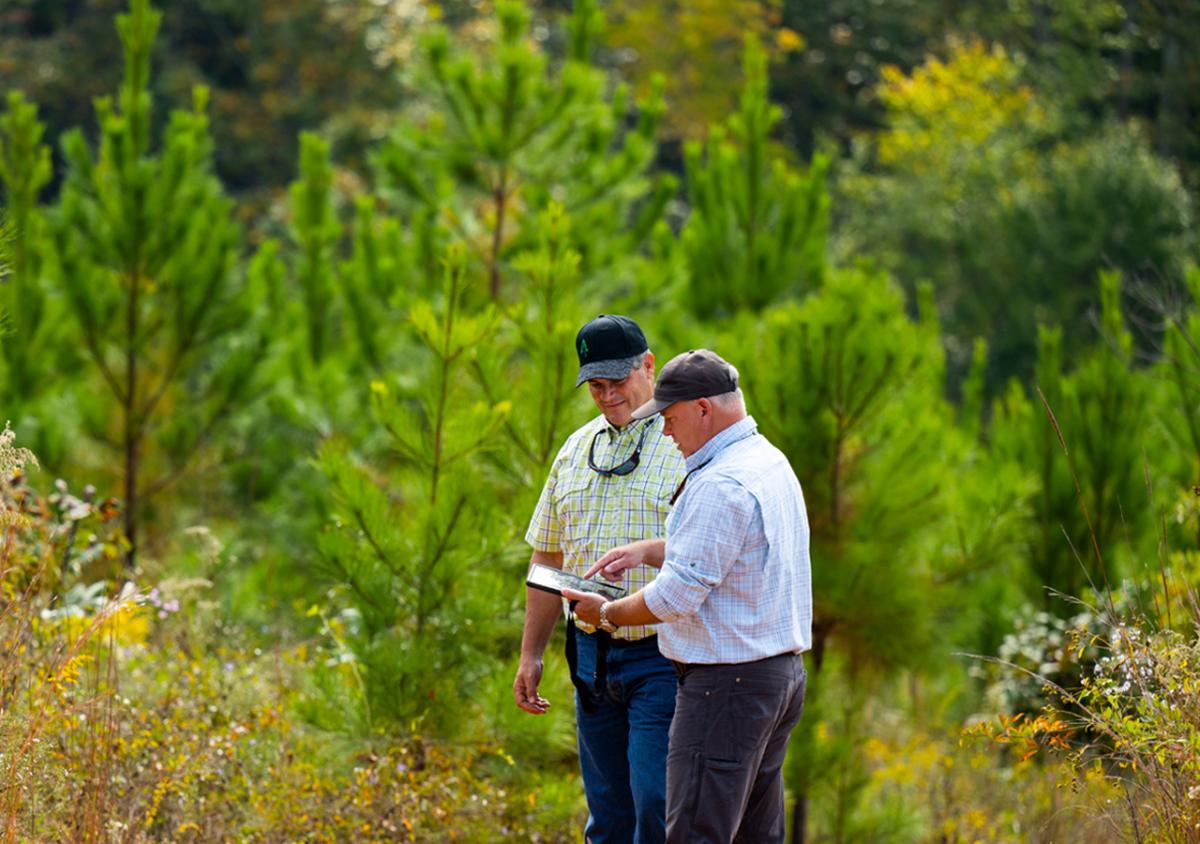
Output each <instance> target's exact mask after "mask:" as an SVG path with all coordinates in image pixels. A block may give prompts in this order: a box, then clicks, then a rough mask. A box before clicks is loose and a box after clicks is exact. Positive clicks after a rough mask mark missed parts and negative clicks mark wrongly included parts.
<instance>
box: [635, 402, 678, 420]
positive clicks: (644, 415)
mask: <svg viewBox="0 0 1200 844" xmlns="http://www.w3.org/2000/svg"><path fill="white" fill-rule="evenodd" d="M673 404H675V402H673V401H659V400H658V399H650V401H648V402H646V403H645V404H644V405H642V406H641V407H639V408H638V409H637V410H635V411H634V412H633V413H632V414H631V415H632V416H633V418H634V419H648V418H650V417H651V416H653V415H654V414H656V413H662V412H663V411H664V410H666V409H667V408H668V407H670V406H671V405H673Z"/></svg>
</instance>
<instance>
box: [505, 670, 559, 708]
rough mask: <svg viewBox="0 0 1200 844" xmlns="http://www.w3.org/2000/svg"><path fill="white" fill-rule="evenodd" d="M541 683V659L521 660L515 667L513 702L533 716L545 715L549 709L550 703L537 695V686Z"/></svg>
mask: <svg viewBox="0 0 1200 844" xmlns="http://www.w3.org/2000/svg"><path fill="white" fill-rule="evenodd" d="M541 682H542V660H541V658H538V659H533V658H528V659H527V658H525V657H522V658H521V664H520V665H519V666H518V667H517V677H516V679H515V680H513V700H514V701H516V704H517V706H518V707H520V708H521V709H524V710H525V711H526V712H529V713H532V714H533V715H545V714H546V710H548V709H549V708H550V701H548V700H546V699H545V698H544V697H542V696H541V695H539V694H538V685H539V684H540V683H541Z"/></svg>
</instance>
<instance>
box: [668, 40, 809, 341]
mask: <svg viewBox="0 0 1200 844" xmlns="http://www.w3.org/2000/svg"><path fill="white" fill-rule="evenodd" d="M743 61H744V72H745V75H746V85H745V87H744V89H743V91H742V97H741V108H740V110H739V111H738V112H737V113H736V114H735V115H733V116H732V117H731V118H730V120H729V123H728V127H727V128H723V127H713V129H712V130H711V131H710V133H709V138H708V143H707V144H706V145H704V146H701V145H700V144H699V143H697V142H691V143H689V144H688V145H687V148H686V154H685V158H686V169H687V174H688V195H689V199H690V200H691V202H692V212H691V216H690V217H689V218H688V222H687V225H686V226H685V227H684V230H683V234H682V236H681V242H682V246H683V249H684V252H685V254H686V255H687V260H688V270H689V282H690V283H689V287H688V290H687V298H686V304H687V306H688V307H689V308H690V309H691V310H692V312H693V313H695V314H696V315H698V316H705V317H709V318H712V317H721V316H728V315H731V314H734V313H736V312H737V311H738V310H741V309H743V308H749V309H753V310H759V309H762V308H763V307H765V306H766V305H767V304H768V303H770V302H773V301H775V300H776V299H778V298H779V297H780V296H781V295H784V294H799V293H803V292H807V291H809V290H812V289H814V288H815V287H817V286H818V285H819V284H820V281H821V278H822V276H823V275H824V272H825V234H826V229H827V227H828V224H829V220H828V214H829V198H828V196H827V194H826V193H825V170H826V167H827V166H828V162H827V161H826V160H825V159H824V158H822V157H817V158H816V159H815V160H814V161H813V165H812V168H811V170H810V171H809V173H808V174H807V175H806V176H802V175H801V174H799V173H797V172H795V171H794V170H793V169H792V168H791V167H789V166H788V164H787V163H786V162H785V161H784V160H782V159H781V158H779V157H777V156H772V155H771V153H770V149H769V145H768V138H769V136H770V133H771V129H772V128H773V127H774V125H775V124H776V123H777V122H778V120H779V114H780V112H779V108H778V107H777V106H774V105H771V103H770V101H769V100H768V98H767V58H766V55H765V53H764V52H763V50H762V47H761V46H760V45H759V44H758V42H757V41H756V40H754V39H753V38H750V37H747V39H746V48H745V58H744V60H743Z"/></svg>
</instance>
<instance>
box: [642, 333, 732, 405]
mask: <svg viewBox="0 0 1200 844" xmlns="http://www.w3.org/2000/svg"><path fill="white" fill-rule="evenodd" d="M737 388H738V371H737V368H736V367H734V366H733V365H732V364H730V363H728V362H727V361H726V360H724V359H723V358H722V357H721V356H720V355H718V354H717V353H716V352H712V351H709V350H708V349H693V350H692V351H690V352H684V353H683V354H682V355H676V356H675V357H673V358H671V359H670V360H669V361H667V365H666V366H664V367H663V368H662V372H660V373H659V374H658V382H657V383H656V384H655V385H654V398H652V399H650V401H648V402H646V403H645V404H644V405H642V406H641V407H639V408H638V409H637V410H635V411H633V418H634V419H645V418H646V417H648V416H653V415H654V414H656V413H661V412H662V411H664V410H666V409H667V408H668V407H670V406H671V405H673V404H675V402H677V401H691V400H692V399H703V398H708V397H709V396H720V395H724V394H725V393H732V392H733V391H734V390H736V389H737Z"/></svg>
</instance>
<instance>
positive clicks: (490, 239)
mask: <svg viewBox="0 0 1200 844" xmlns="http://www.w3.org/2000/svg"><path fill="white" fill-rule="evenodd" d="M598 15H599V13H598V12H597V9H596V6H595V4H594V3H593V2H582V3H578V4H576V6H575V10H574V12H573V14H572V16H571V18H570V20H569V22H568V24H567V27H568V40H569V43H570V51H569V53H568V55H567V56H566V58H565V61H564V62H563V63H562V64H561V65H560V66H558V67H555V68H553V69H548V62H547V57H546V56H545V55H544V54H543V53H542V52H541V51H540V50H538V49H536V47H535V46H534V44H535V42H534V41H532V40H531V39H530V38H529V32H528V31H529V25H530V15H529V12H528V10H527V9H526V8H525V7H524V6H523V5H521V4H518V3H514V2H501V3H498V4H497V8H496V21H495V27H496V32H495V42H494V45H493V46H492V47H491V48H490V49H489V50H488V52H487V53H486V54H485V55H478V54H472V53H469V52H468V51H467V50H465V49H463V48H461V47H459V46H457V45H455V44H453V43H452V41H451V38H450V33H448V32H447V31H445V30H439V31H437V32H435V33H434V34H433V35H431V36H430V37H429V38H428V39H427V40H426V42H425V48H424V57H423V58H424V68H425V74H426V79H427V82H426V85H427V86H428V87H427V91H428V93H429V94H430V95H431V101H430V102H429V105H428V107H427V110H426V111H424V112H415V113H414V114H412V115H411V116H410V117H409V118H408V119H406V120H404V121H403V122H402V123H401V124H400V125H399V126H398V127H397V129H396V131H395V132H394V133H393V134H392V136H391V137H390V139H389V141H388V142H387V143H386V144H385V145H383V147H382V148H381V149H380V151H379V155H378V157H377V169H378V171H379V174H380V181H381V183H382V185H383V188H384V190H383V193H384V196H385V197H387V198H388V199H389V201H390V203H391V205H392V206H393V207H395V208H396V209H397V210H399V212H400V214H401V217H402V218H403V219H408V218H410V217H411V216H413V215H416V214H418V212H419V213H420V214H421V215H423V216H422V217H421V219H430V218H433V219H436V220H437V221H438V222H439V224H440V225H444V226H446V227H448V229H449V230H450V232H451V233H452V234H453V236H454V238H455V239H456V240H458V241H460V242H462V243H463V244H465V245H466V246H467V247H468V249H469V253H468V254H469V255H470V256H471V258H472V260H473V261H475V262H477V265H479V266H482V267H483V268H484V271H485V272H486V273H487V275H488V279H489V284H488V293H489V295H490V297H491V298H492V299H497V298H498V297H500V296H501V295H502V293H503V295H504V296H505V297H506V298H510V299H511V298H519V296H520V291H519V290H517V289H516V288H513V287H512V282H510V281H507V279H509V277H510V276H512V275H513V268H512V266H511V263H510V260H511V257H512V256H513V255H515V254H517V253H519V252H521V251H525V250H527V249H530V248H533V247H534V245H535V244H536V243H537V242H538V240H539V237H540V235H539V232H538V227H537V220H538V215H539V214H541V213H542V212H543V211H544V210H545V209H546V208H547V207H548V206H549V205H550V203H551V202H556V203H558V204H560V205H562V206H564V208H565V210H566V213H567V214H568V216H569V217H570V218H571V219H572V221H573V229H572V231H573V233H574V235H573V240H572V243H571V247H572V248H573V249H574V250H575V251H576V252H578V253H579V255H580V257H581V264H580V266H581V270H582V276H583V280H584V281H598V280H600V279H603V280H605V281H607V282H609V283H613V282H618V283H620V282H622V281H623V279H622V271H621V266H622V265H623V264H624V263H626V262H627V261H628V259H629V257H630V256H632V255H634V254H636V252H637V250H638V249H639V247H640V246H641V244H642V243H643V241H644V240H645V238H646V237H647V236H648V235H649V234H650V232H651V231H652V230H653V228H654V226H655V224H656V223H657V222H658V221H659V219H660V217H661V214H662V210H663V207H664V206H665V204H666V202H667V199H668V198H669V197H670V196H671V194H672V193H673V192H674V190H675V183H674V180H673V179H671V178H670V177H665V176H664V177H657V178H656V177H652V176H651V175H650V174H649V169H650V165H651V163H652V162H653V159H654V155H655V143H654V132H655V127H656V125H657V123H658V120H659V117H660V116H661V114H662V111H663V104H662V100H661V93H660V92H661V86H656V88H655V93H654V94H652V95H651V96H650V97H649V98H648V99H646V100H644V101H641V102H638V103H636V105H635V106H634V107H633V108H631V104H630V98H629V93H628V90H627V89H626V88H625V87H623V86H619V87H617V88H616V90H615V91H613V92H611V94H610V93H609V92H607V90H606V87H607V86H606V81H605V77H604V74H603V73H602V72H601V71H600V70H599V69H597V68H596V67H594V66H593V65H592V64H591V63H590V53H591V51H592V44H593V42H594V38H595V33H596V30H597V28H598V26H599V17H598ZM626 283H627V282H626Z"/></svg>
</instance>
